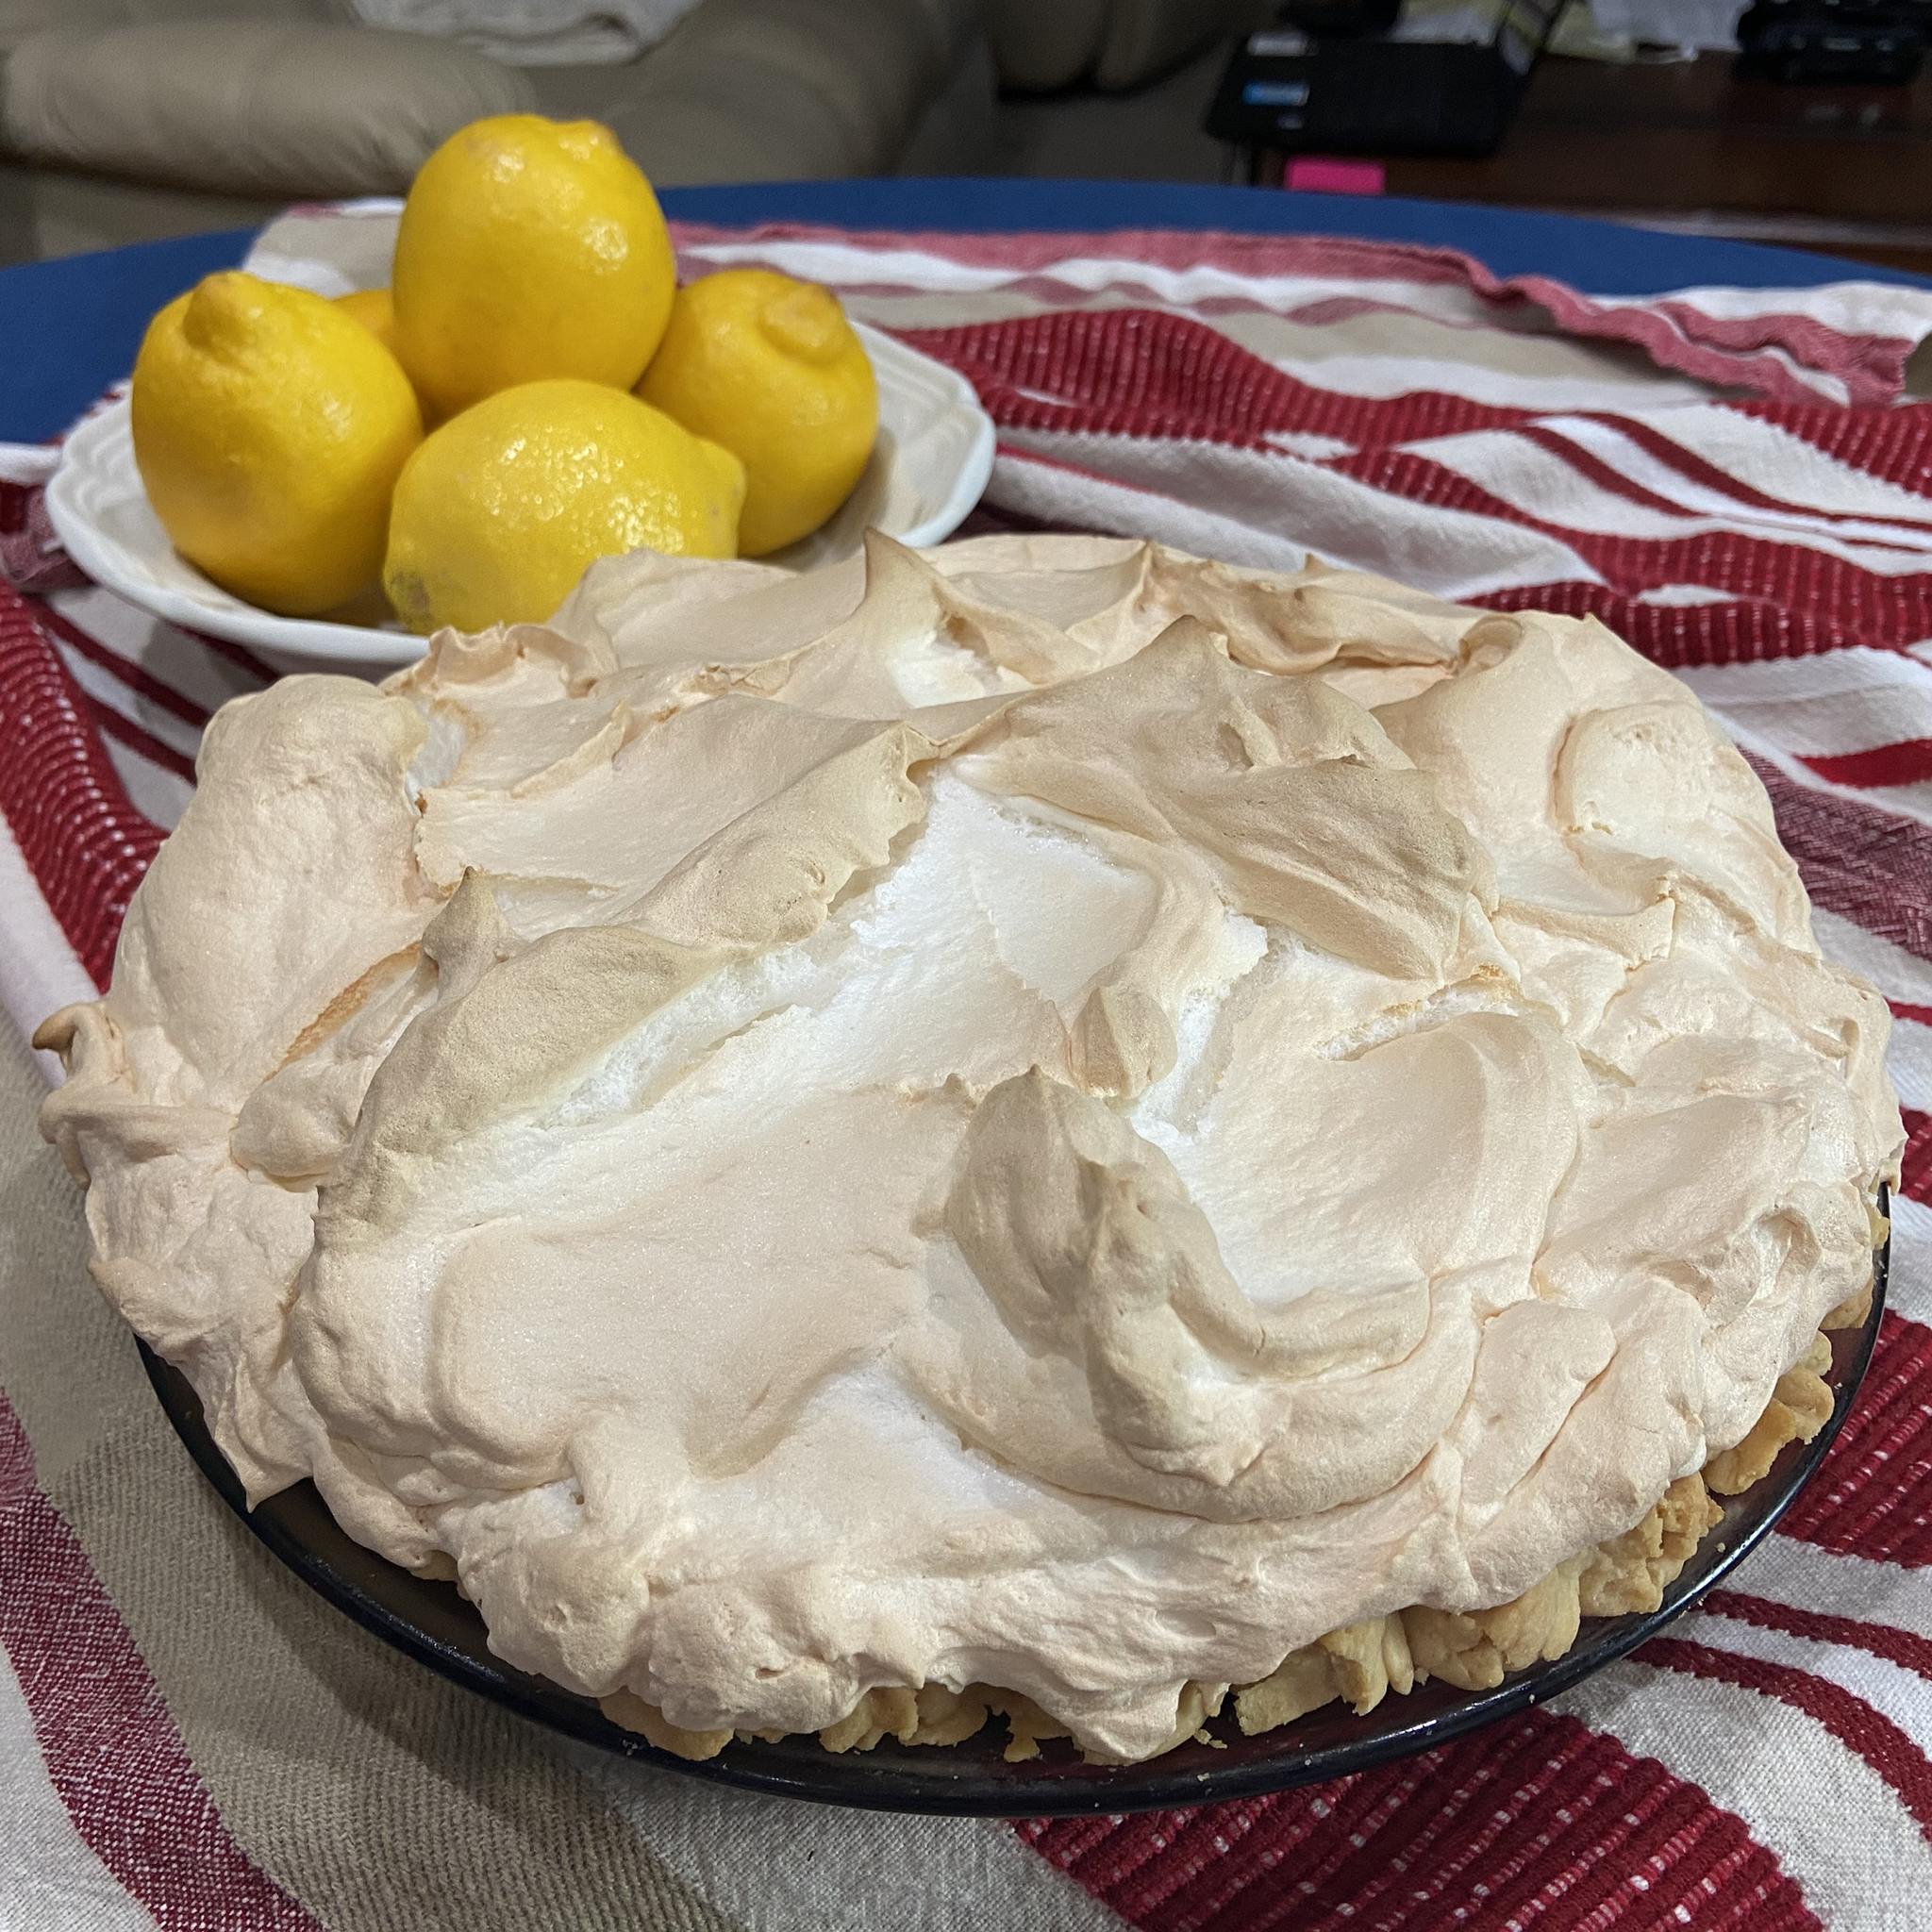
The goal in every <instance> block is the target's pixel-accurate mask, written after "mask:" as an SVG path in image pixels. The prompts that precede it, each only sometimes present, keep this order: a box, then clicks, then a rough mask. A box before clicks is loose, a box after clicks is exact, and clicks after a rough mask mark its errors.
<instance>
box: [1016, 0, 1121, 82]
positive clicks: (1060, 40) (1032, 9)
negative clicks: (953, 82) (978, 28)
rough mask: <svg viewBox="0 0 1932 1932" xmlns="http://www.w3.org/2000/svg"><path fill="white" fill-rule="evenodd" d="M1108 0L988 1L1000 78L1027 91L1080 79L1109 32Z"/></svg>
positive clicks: (1091, 63) (1089, 66) (1090, 65)
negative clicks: (1055, 2)
mask: <svg viewBox="0 0 1932 1932" xmlns="http://www.w3.org/2000/svg"><path fill="white" fill-rule="evenodd" d="M1107 12H1108V8H1107V0H1059V4H1058V6H1042V5H1041V0H987V6H986V32H987V38H988V39H989V40H991V42H992V57H993V58H994V60H995V61H997V62H998V64H999V70H1000V79H1001V80H1002V81H1003V82H1004V83H1005V84H1006V85H1007V86H1008V87H1011V88H1018V89H1020V90H1021V91H1022V92H1025V93H1043V92H1046V91H1048V90H1049V89H1052V88H1058V87H1065V86H1067V85H1068V84H1069V83H1070V82H1072V81H1075V80H1078V79H1079V78H1080V77H1081V75H1084V74H1086V73H1087V72H1088V71H1089V69H1091V67H1092V65H1093V62H1094V58H1095V57H1096V56H1097V55H1098V54H1099V52H1100V42H1101V36H1102V35H1103V34H1105V33H1106V31H1107Z"/></svg>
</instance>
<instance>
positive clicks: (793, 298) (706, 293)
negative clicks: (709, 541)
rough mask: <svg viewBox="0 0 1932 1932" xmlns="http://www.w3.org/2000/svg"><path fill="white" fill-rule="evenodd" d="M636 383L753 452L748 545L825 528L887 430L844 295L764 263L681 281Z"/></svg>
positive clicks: (684, 418)
mask: <svg viewBox="0 0 1932 1932" xmlns="http://www.w3.org/2000/svg"><path fill="white" fill-rule="evenodd" d="M638 394H639V395H641V397H642V398H643V399H644V401H645V402H647V403H654V404H656V405H657V407H658V408H660V409H662V410H663V411H664V413H665V414H666V415H667V416H673V417H675V418H676V420H677V421H678V422H680V423H682V424H683V425H684V426H685V427H686V428H687V429H689V430H691V432H692V433H693V434H694V435H697V436H705V437H708V438H709V439H710V440H711V441H713V442H717V443H722V444H723V445H724V447H725V448H726V449H728V450H729V451H731V453H732V454H733V455H734V456H736V457H738V458H740V459H741V461H742V462H743V464H744V485H745V487H744V514H743V516H742V517H741V518H740V519H739V525H738V547H739V549H740V551H741V553H742V554H743V555H744V556H746V557H762V556H763V555H764V554H765V552H766V551H768V550H776V549H778V548H779V547H780V545H782V544H786V543H790V542H791V541H793V540H794V539H795V538H799V537H803V536H804V535H805V534H806V532H807V531H808V530H815V529H817V528H818V526H819V525H821V524H822V523H824V520H825V519H826V518H827V517H828V516H830V515H831V513H832V512H833V511H834V510H835V509H837V508H839V506H840V505H841V503H843V502H844V501H845V499H846V497H847V496H849V495H850V494H851V493H852V486H853V485H854V484H855V483H857V482H858V477H859V473H860V472H861V471H862V470H863V469H864V468H865V459H866V458H867V457H869V456H870V455H871V454H872V446H873V440H874V437H875V436H876V435H877V434H878V424H879V397H878V387H877V385H876V384H875V383H874V380H873V373H872V363H871V362H870V361H869V360H868V359H867V358H866V353H865V347H864V344H863V343H861V342H860V341H859V340H858V337H857V336H856V335H855V334H853V332H852V325H851V324H850V323H848V322H847V321H846V320H845V311H844V310H843V309H842V308H840V307H839V299H838V297H837V296H836V295H834V294H832V293H831V292H830V291H828V290H825V289H821V288H819V287H818V286H817V285H816V284H815V283H812V282H795V281H793V280H792V279H791V276H790V275H773V274H771V273H769V272H768V271H767V270H764V269H756V268H743V269H726V270H724V272H723V273H722V274H719V275H707V276H706V277H705V278H704V280H702V281H699V282H693V283H691V286H690V287H689V288H686V289H680V290H679V291H677V300H676V301H675V302H674V303H673V304H672V306H671V323H670V326H669V327H668V328H666V329H665V331H664V340H663V342H662V343H661V344H660V345H659V347H658V353H657V355H656V356H655V357H654V358H652V362H651V366H650V367H649V368H648V369H647V370H645V371H644V379H643V380H642V381H641V383H639V385H638Z"/></svg>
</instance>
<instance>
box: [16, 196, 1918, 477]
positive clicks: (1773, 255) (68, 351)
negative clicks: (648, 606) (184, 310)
mask: <svg viewBox="0 0 1932 1932" xmlns="http://www.w3.org/2000/svg"><path fill="white" fill-rule="evenodd" d="M660 198H661V199H662V201H663V204H664V211H665V212H666V213H667V214H669V215H672V216H674V217H676V218H679V219H682V220H685V221H697V222H718V223H723V224H730V225H738V224H743V223H751V222H758V221H793V222H824V223H828V224H830V225H835V226H839V227H878V228H936V229H949V230H951V231H952V232H954V233H956V234H972V233H981V234H984V233H987V232H991V231H1009V232H1010V231H1023V230H1033V231H1035V232H1038V231H1041V230H1053V229H1068V228H1074V229H1093V228H1227V229H1233V230H1235V231H1237V232H1240V233H1243V234H1270V235H1279V234H1314V235H1359V236H1363V237H1366V238H1368V239H1370V240H1374V241H1383V242H1427V243H1431V244H1434V245H1437V246H1446V247H1453V248H1460V249H1462V250H1464V251H1465V252H1467V253H1468V254H1470V255H1473V256H1474V257H1475V258H1477V259H1478V260H1480V261H1482V262H1483V263H1485V264H1486V265H1487V266H1488V267H1489V268H1490V269H1491V271H1492V272H1493V273H1494V274H1496V275H1528V274H1537V275H1554V276H1555V277H1556V278H1557V280H1559V281H1564V282H1570V283H1572V284H1574V286H1576V287H1577V288H1580V289H1584V290H1587V291H1590V292H1591V293H1592V294H1599V295H1652V294H1657V293H1660V292H1661V291H1664V290H1666V289H1681V288H1687V287H1691V286H1694V285H1697V284H1707V283H1714V282H1716V283H1728V284H1733V285H1736V286H1739V287H1743V288H1757V289H1763V288H1802V287H1808V286H1811V285H1813V284H1816V283H1819V282H1834V281H1844V280H1858V281H1871V282H1891V283H1904V284H1907V285H1908V286H1911V287H1915V288H1927V287H1932V281H1928V280H1927V278H1926V277H1924V276H1923V275H1907V274H1905V273H1904V272H1903V271H1901V270H1898V269H1887V268H1875V267H1873V266H1872V265H1870V264H1869V263H1865V262H1855V261H1839V260H1834V259H1832V258H1829V257H1826V256H1818V255H1807V254H1800V253H1798V252H1797V251H1796V250H1793V249H1786V248H1759V247H1757V246H1755V245H1753V244H1751V243H1748V242H1711V241H1703V240H1699V239H1696V238H1694V237H1691V236H1683V235H1657V234H1652V233H1649V232H1646V231H1645V230H1642V229H1639V228H1624V227H1618V226H1615V225H1611V224H1609V223H1607V222H1585V221H1574V220H1571V219H1568V218H1566V217H1564V216H1560V215H1533V214H1520V213H1517V212H1515V211H1514V210H1511V209H1507V208H1478V207H1474V206H1472V205H1469V204H1466V203H1459V202H1431V201H1407V200H1403V199H1400V198H1397V197H1393V196H1391V197H1389V198H1387V199H1380V198H1375V197H1370V196H1357V195H1340V194H1301V193H1294V194H1289V193H1284V192H1281V191H1280V190H1279V189H1270V188H1198V187H1189V186H1182V185H1178V184H1168V183H1161V182H1150V181H1026V180H985V181H981V180H932V179H905V180H899V179H892V180H878V181H784V182H763V183H755V184H750V185H746V186H734V187H729V188H674V189H667V190H665V191H664V192H663V194H662V196H661V197H660ZM251 239H252V233H251V231H250V230H247V229H236V230H232V231H230V232H227V233H225V234H218V235H194V236H190V237H188V238H187V239H185V240H182V241H175V242H144V243H142V244H140V245H138V246H136V247H132V248H117V249H113V250H111V251H110V252H108V253H107V254H104V255H79V256H72V257H69V258H66V259H65V260H61V261H45V262H33V263H28V264H26V265H25V266H22V267H18V268H9V269H0V343H4V344H5V345H6V361H5V367H4V368H0V441H19V442H37V441H42V440H43V439H44V438H46V437H49V436H52V435H55V434H56V433H57V432H58V431H59V430H60V429H62V428H64V427H65V426H66V425H68V424H69V423H71V422H72V421H73V420H74V418H75V416H76V415H77V414H78V413H79V412H80V411H81V410H82V409H84V408H86V407H87V405H88V404H89V403H91V402H92V400H93V399H94V398H95V397H96V396H97V395H99V394H100V392H101V391H102V390H103V389H105V388H106V387H107V386H108V383H110V382H112V381H114V380H115V379H116V378H117V377H120V376H123V375H126V374H127V372H128V370H129V369H130V368H131V367H132V366H133V362H134V352H135V349H136V348H137V346H138V345H139V344H140V341H141V334H142V329H143V328H145V327H146V325H147V319H148V317H149V316H150V315H152V314H153V313H154V311H155V310H156V309H157V308H159V307H160V306H161V305H162V304H163V303H164V302H167V301H168V300H170V299H171V298H172V297H174V296H175V295H178V294H179V293H180V292H181V291H183V290H184V289H188V288H192V286H193V284H194V283H195V282H197V281H198V280H199V279H200V278H201V277H202V276H203V275H208V274H209V273H211V272H212V271H213V270H215V269H218V268H232V267H233V266H234V265H235V264H236V263H237V262H239V261H240V260H241V259H242V257H243V256H244V255H245V254H246V253H247V250H248V244H249V242H250V240H251Z"/></svg>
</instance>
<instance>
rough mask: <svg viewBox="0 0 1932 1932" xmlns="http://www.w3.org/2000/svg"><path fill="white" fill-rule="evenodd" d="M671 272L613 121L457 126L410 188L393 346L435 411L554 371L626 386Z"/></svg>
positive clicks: (399, 250) (661, 314)
mask: <svg viewBox="0 0 1932 1932" xmlns="http://www.w3.org/2000/svg"><path fill="white" fill-rule="evenodd" d="M676 283H677V270H676V264H675V262H674V261H673V259H672V255H671V237H670V236H669V235H668V234H667V233H666V232H665V228H664V217H663V215H662V214H660V213H659V212H658V199H657V196H656V195H654V194H653V193H652V192H651V184H650V183H649V182H648V181H646V180H645V179H644V177H643V175H641V173H640V172H639V170H638V167H637V165H636V163H635V162H633V161H632V160H631V159H630V158H628V157H627V156H626V155H625V152H624V150H623V149H622V148H621V147H620V146H619V145H618V144H617V137H616V136H615V135H614V134H612V133H611V132H610V130H609V129H608V127H601V126H599V125H597V123H596V122H594V121H570V122H558V121H546V120H545V119H544V118H543V117H542V116H541V114H502V115H498V116H497V117H496V118H495V119H493V120H490V121H476V122H473V123H472V124H471V125H469V126H468V127H464V128H460V129H458V132H456V133H455V134H453V135H451V136H450V138H449V139H448V140H447V141H446V142H443V144H442V145H441V147H440V148H438V149H437V150H436V152H435V153H434V154H433V155H431V156H430V157H429V158H428V159H427V160H426V161H425V162H424V163H423V167H422V170H421V172H420V173H419V174H418V175H417V176H416V179H415V181H414V182H413V183H412V184H411V186H410V189H409V196H408V200H407V201H406V202H405V203H404V204H403V219H402V225H401V227H400V228H399V229H398V231H397V234H396V253H395V267H394V273H393V282H392V286H393V291H394V296H395V347H396V353H397V355H398V356H400V357H401V358H402V362H403V366H404V368H406V369H407V370H408V372H409V375H410V376H411V378H412V379H413V380H414V382H415V384H416V387H417V389H418V390H419V391H421V392H422V395H423V397H424V399H425V402H426V403H427V404H428V406H429V408H431V409H432V410H433V411H434V412H435V413H436V414H437V415H439V416H453V415H454V414H456V412H457V411H458V409H464V408H468V407H469V406H470V405H471V404H472V403H475V402H479V401H481V399H482V398H483V397H485V396H487V395H493V394H494V393H495V392H496V391H498V390H501V389H509V388H512V387H514V386H515V385H516V384H518V383H524V382H541V381H544V380H546V379H547V378H549V377H551V376H564V375H570V376H577V377H580V378H582V379H583V380H584V381H587V382H605V383H608V384H609V385H610V386H611V387H612V388H613V389H629V388H630V387H631V385H632V384H633V383H635V382H636V381H637V379H638V377H639V375H641V373H642V371H643V367H644V364H645V363H646V362H648V361H649V360H650V359H651V352H652V351H653V350H654V349H655V348H656V347H657V346H658V338H659V337H660V336H661V335H662V334H663V333H664V320H665V317H666V316H667V315H669V314H670V312H671V297H672V293H673V291H674V290H675V287H676Z"/></svg>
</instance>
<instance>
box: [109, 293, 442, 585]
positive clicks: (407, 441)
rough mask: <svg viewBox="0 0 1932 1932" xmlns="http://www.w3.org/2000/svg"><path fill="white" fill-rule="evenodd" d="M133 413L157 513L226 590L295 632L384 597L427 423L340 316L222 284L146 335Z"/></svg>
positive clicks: (356, 329)
mask: <svg viewBox="0 0 1932 1932" xmlns="http://www.w3.org/2000/svg"><path fill="white" fill-rule="evenodd" d="M132 408H133V417H134V458H135V461H136V462H137V463H138V464H139V466H140V469H141V480H142V484H143V485H144V486H145V487H146V490H147V495H148V501H149V502H150V503H151V504H153V506H154V509H155V514H156V515H157V516H158V517H159V518H160V520H161V524H162V526H163V527H164V528H165V529H166V531H167V533H168V535H169V536H170V537H171V538H172V539H173V540H174V543H175V549H176V550H178V551H179V552H180V553H181V555H182V556H183V557H185V558H188V560H189V561H190V562H191V563H192V564H195V565H197V566H198V567H199V568H200V569H202V570H204V571H206V572H207V573H208V575H209V576H211V577H212V578H213V579H214V580H215V582H216V583H218V584H221V585H223V586H224V587H225V589H227V590H230V591H234V593H235V594H236V595H237V596H238V597H245V598H246V599H247V600H248V601H249V602H250V603H251V604H259V605H261V606H262V607H263V608H266V609H269V610H276V611H280V612H282V613H284V614H285V615H288V616H293V617H309V616H313V615H315V614H316V613H317V612H319V611H324V610H328V609H331V608H334V607H335V606H336V605H339V604H343V603H346V602H347V601H348V600H349V599H350V598H351V597H353V596H355V595H356V594H357V593H358V591H362V590H364V589H366V588H367V587H368V586H369V585H371V584H372V583H374V581H375V575H376V573H377V571H379V570H380V569H381V567H382V556H383V544H384V540H385V538H386V535H387V532H388V528H389V499H390V491H391V489H392V488H393V487H394V484H395V480H396V476H397V474H398V473H399V472H400V471H401V469H402V467H403V464H404V462H405V461H406V460H407V458H408V455H409V453H410V451H411V450H413V449H414V448H415V447H416V446H417V444H418V443H420V442H421V441H422V440H423V418H422V413H421V411H420V410H419V409H418V408H417V406H416V397H415V394H414V392H413V391H411V389H410V388H409V381H408V377H407V376H406V375H404V374H403V372H402V369H401V367H400V366H399V365H398V363H397V361H396V359H395V358H394V357H393V356H391V354H390V353H389V351H388V350H387V349H385V348H384V347H383V346H382V344H381V343H380V342H379V341H376V339H375V336H373V335H372V334H371V333H370V332H369V330H368V329H366V328H364V327H363V326H362V325H360V324H358V323H357V322H356V321H355V320H353V319H352V318H351V317H350V316H348V315H345V314H344V313H343V312H342V310H341V308H338V307H337V306H336V305H335V304H334V303H333V302H328V301H325V300H324V298H323V297H322V296H320V295H311V294H310V293H309V292H308V291H307V290H306V289H290V288H284V287H282V286H281V285H280V284H278V283H275V282H262V281H258V280H257V279H256V278H255V276H253V275H243V274H242V273H241V272H240V271H239V270H230V271H226V272H225V273H223V274H221V275H209V276H208V278H207V279H206V280H205V281H203V282H202V283H201V284H200V285H199V286H198V287H197V288H195V289H194V290H193V291H192V292H191V293H189V294H186V295H183V296H181V297H179V298H178V299H177V300H175V301H174V302H171V303H169V304H168V306H167V307H166V308H163V309H162V310H161V312H160V313H159V314H158V315H157V316H156V317H155V319H154V320H153V322H151V323H150V324H149V325H148V329H147V334H146V336H145V337H144V338H143V340H142V345H141V353H140V355H139V356H138V357H137V358H135V363H134V392H133V398H132Z"/></svg>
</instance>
